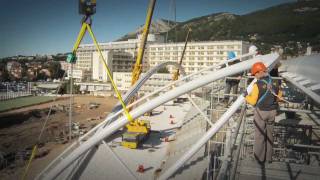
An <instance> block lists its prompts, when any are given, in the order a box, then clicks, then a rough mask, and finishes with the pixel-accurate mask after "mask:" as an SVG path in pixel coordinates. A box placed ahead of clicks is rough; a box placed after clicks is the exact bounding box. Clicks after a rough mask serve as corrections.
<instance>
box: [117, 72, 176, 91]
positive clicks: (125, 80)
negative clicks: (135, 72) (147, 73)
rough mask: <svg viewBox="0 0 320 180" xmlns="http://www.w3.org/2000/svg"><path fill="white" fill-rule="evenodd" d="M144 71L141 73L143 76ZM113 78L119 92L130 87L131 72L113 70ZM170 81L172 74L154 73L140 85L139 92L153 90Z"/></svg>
mask: <svg viewBox="0 0 320 180" xmlns="http://www.w3.org/2000/svg"><path fill="white" fill-rule="evenodd" d="M143 74H144V73H142V74H141V76H143ZM113 80H114V82H115V84H116V85H117V88H118V90H119V91H121V92H125V91H127V90H129V89H130V87H131V73H130V72H114V73H113ZM171 81H172V74H169V73H168V74H166V73H158V74H154V75H152V76H151V77H150V79H148V80H147V81H146V83H145V84H144V85H143V86H142V88H141V90H140V92H141V91H142V92H147V93H150V92H153V91H155V90H156V89H158V88H160V87H163V86H165V85H166V84H168V83H170V82H171Z"/></svg>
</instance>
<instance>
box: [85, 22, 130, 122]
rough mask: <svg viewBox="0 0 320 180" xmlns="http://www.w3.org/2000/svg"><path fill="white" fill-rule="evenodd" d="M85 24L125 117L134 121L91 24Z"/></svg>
mask: <svg viewBox="0 0 320 180" xmlns="http://www.w3.org/2000/svg"><path fill="white" fill-rule="evenodd" d="M84 24H85V25H86V27H87V29H88V31H89V34H90V36H91V38H92V40H93V42H94V44H95V46H96V48H97V50H98V51H99V54H100V57H101V58H102V62H103V64H104V67H105V68H106V70H107V75H108V77H109V79H110V81H111V84H112V87H113V89H114V91H115V92H116V94H117V97H118V99H119V101H120V103H121V105H122V108H123V110H124V114H125V116H126V117H127V118H128V120H129V121H133V118H132V116H131V115H130V114H129V111H128V109H127V107H126V104H125V103H124V102H123V99H122V97H121V94H120V92H119V91H118V88H117V86H116V84H115V83H114V81H113V79H112V76H111V71H110V69H109V67H108V65H107V63H106V60H105V59H104V57H103V54H102V52H101V49H100V47H99V44H98V42H97V40H96V37H95V36H94V34H93V32H92V30H91V27H90V25H89V24H86V23H84Z"/></svg>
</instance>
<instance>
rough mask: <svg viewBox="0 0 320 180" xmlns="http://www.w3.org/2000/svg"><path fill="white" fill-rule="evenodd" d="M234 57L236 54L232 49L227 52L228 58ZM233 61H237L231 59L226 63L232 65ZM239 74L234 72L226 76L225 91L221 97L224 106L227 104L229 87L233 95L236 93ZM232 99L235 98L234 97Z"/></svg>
mask: <svg viewBox="0 0 320 180" xmlns="http://www.w3.org/2000/svg"><path fill="white" fill-rule="evenodd" d="M235 57H236V54H235V53H234V52H233V51H229V52H228V60H230V59H234V58H235ZM235 63H237V61H233V62H230V63H228V64H229V65H232V64H235ZM241 75H242V74H236V75H233V76H230V77H227V78H226V87H225V91H224V94H225V95H224V99H223V102H224V104H225V107H227V106H228V104H229V97H230V95H229V94H230V91H231V89H232V94H234V95H235V94H237V93H238V85H239V82H240V79H241ZM233 99H235V97H234V98H233Z"/></svg>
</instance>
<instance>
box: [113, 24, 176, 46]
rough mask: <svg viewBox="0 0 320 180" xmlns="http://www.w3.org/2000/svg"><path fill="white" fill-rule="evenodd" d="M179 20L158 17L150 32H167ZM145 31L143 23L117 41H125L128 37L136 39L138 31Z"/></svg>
mask: <svg viewBox="0 0 320 180" xmlns="http://www.w3.org/2000/svg"><path fill="white" fill-rule="evenodd" d="M177 24H178V23H177V22H174V21H170V20H166V19H158V20H155V21H152V22H151V25H150V30H149V32H150V33H166V32H168V31H169V30H170V29H172V28H173V27H174V26H175V25H177ZM142 31H143V25H141V26H139V27H138V28H137V29H136V30H135V31H134V32H130V33H128V34H126V35H124V36H123V37H121V38H120V39H118V40H117V41H124V40H128V39H134V38H136V36H137V34H138V33H142Z"/></svg>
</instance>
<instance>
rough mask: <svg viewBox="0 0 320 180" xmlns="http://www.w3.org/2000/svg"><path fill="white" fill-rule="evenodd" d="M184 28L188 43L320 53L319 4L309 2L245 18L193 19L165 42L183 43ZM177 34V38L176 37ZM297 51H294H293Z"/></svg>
mask: <svg viewBox="0 0 320 180" xmlns="http://www.w3.org/2000/svg"><path fill="white" fill-rule="evenodd" d="M187 27H190V28H192V34H191V40H194V41H206V40H233V39H236V40H246V41H250V42H253V43H255V44H256V45H258V46H260V48H262V50H265V51H269V50H270V48H271V47H272V46H274V45H281V46H282V47H283V48H286V47H287V49H285V52H286V51H287V52H288V51H292V52H295V51H298V50H297V49H298V48H299V46H303V47H305V46H307V44H310V45H312V46H313V47H314V49H316V50H318V51H319V50H320V1H319V0H308V1H297V2H293V3H286V4H281V5H278V6H274V7H270V8H267V9H263V10H259V11H256V12H252V13H249V14H245V15H234V14H230V13H217V14H211V15H208V16H203V17H199V18H194V19H191V20H188V21H186V22H182V23H180V24H178V25H177V27H176V30H177V33H176V32H175V30H174V29H171V30H170V31H169V36H168V39H169V40H171V41H173V40H174V39H176V38H177V40H178V41H184V39H185V36H186V33H187V29H186V28H187ZM175 34H177V37H175ZM292 48H296V49H292Z"/></svg>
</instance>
